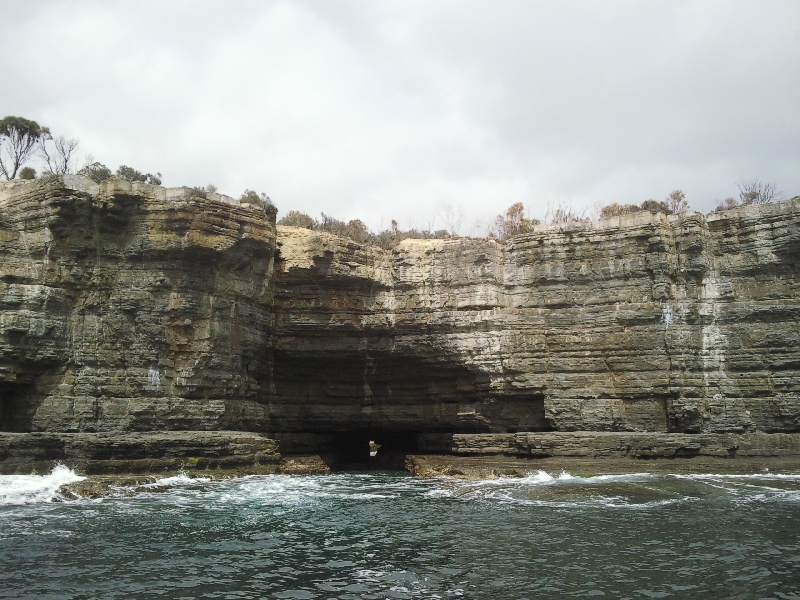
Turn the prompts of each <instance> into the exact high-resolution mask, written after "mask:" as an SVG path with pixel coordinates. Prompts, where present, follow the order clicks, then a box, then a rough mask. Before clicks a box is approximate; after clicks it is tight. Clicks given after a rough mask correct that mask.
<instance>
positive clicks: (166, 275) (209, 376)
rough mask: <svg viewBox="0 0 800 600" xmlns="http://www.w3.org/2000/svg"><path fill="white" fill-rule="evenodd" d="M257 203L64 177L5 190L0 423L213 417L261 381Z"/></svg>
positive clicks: (13, 427)
mask: <svg viewBox="0 0 800 600" xmlns="http://www.w3.org/2000/svg"><path fill="white" fill-rule="evenodd" d="M274 250H275V226H274V215H273V217H272V222H270V220H269V219H268V218H267V216H266V215H265V213H264V210H263V209H260V208H259V209H257V208H253V207H248V206H235V205H232V204H228V203H225V202H219V201H215V200H207V199H203V198H193V197H190V193H189V190H188V189H186V188H179V189H172V190H165V189H164V188H160V187H155V186H149V185H144V184H127V183H123V182H116V183H107V184H102V185H97V184H94V183H93V182H92V181H91V180H89V179H84V178H82V177H76V176H65V177H63V178H62V179H55V178H53V179H50V180H39V181H36V182H9V183H6V184H4V187H0V399H2V401H1V402H0V429H2V430H6V431H25V430H38V431H104V430H118V429H127V430H150V429H215V428H225V427H233V426H236V425H238V423H239V422H240V421H241V415H242V413H246V412H247V411H248V409H249V407H252V406H255V407H256V408H257V409H260V407H261V405H259V404H256V403H255V402H253V400H255V399H256V398H257V396H258V393H259V390H260V388H261V386H263V385H267V386H268V383H267V382H268V378H269V371H268V366H269V361H268V353H269V350H270V345H271V338H272V321H271V318H272V317H271V306H272V289H271V284H270V282H271V276H272V268H273V254H274Z"/></svg>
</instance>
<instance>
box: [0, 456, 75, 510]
mask: <svg viewBox="0 0 800 600" xmlns="http://www.w3.org/2000/svg"><path fill="white" fill-rule="evenodd" d="M84 479H85V477H81V476H80V475H78V474H77V473H75V471H73V470H72V469H69V468H67V467H65V466H64V465H56V467H55V468H53V470H52V471H51V472H50V473H49V474H47V475H0V505H8V504H34V503H38V502H51V501H53V500H58V499H59V498H61V495H60V494H59V492H58V490H59V489H60V488H61V486H62V485H64V484H67V483H75V482H76V481H82V480H84Z"/></svg>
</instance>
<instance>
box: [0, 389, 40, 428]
mask: <svg viewBox="0 0 800 600" xmlns="http://www.w3.org/2000/svg"><path fill="white" fill-rule="evenodd" d="M32 392H33V385H32V384H30V383H17V382H14V381H0V431H10V432H14V433H24V432H27V431H30V430H31V426H32V424H33V413H34V407H32V406H31V403H30V397H31V394H32Z"/></svg>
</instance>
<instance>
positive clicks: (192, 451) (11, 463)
mask: <svg viewBox="0 0 800 600" xmlns="http://www.w3.org/2000/svg"><path fill="white" fill-rule="evenodd" d="M280 459H281V455H280V453H279V452H278V445H277V443H276V442H275V441H274V440H271V439H268V438H266V437H264V436H262V435H259V434H256V433H247V432H239V431H174V432H173V431H170V432H148V433H124V432H113V433H0V473H16V472H30V470H31V469H35V470H38V471H39V472H44V473H46V472H48V471H49V470H50V469H51V468H52V467H53V466H54V465H56V464H66V465H67V466H69V467H71V468H73V469H78V470H79V471H80V472H82V473H88V474H92V473H136V472H147V473H154V472H159V471H161V472H163V471H165V470H166V471H172V472H174V471H178V470H180V469H187V470H208V469H214V470H219V469H247V470H252V469H254V468H258V467H266V469H267V471H272V472H274V471H276V470H277V466H278V465H279V464H280Z"/></svg>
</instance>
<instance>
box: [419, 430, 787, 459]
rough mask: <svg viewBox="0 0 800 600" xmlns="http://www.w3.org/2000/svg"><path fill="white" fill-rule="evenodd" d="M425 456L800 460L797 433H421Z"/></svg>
mask: <svg viewBox="0 0 800 600" xmlns="http://www.w3.org/2000/svg"><path fill="white" fill-rule="evenodd" d="M420 438H421V439H420V440H419V443H418V447H419V449H420V450H422V451H428V452H436V453H445V454H449V453H452V454H460V455H474V456H481V455H493V454H505V455H508V456H531V457H536V458H545V457H550V456H579V457H586V458H686V457H694V456H715V457H718V458H735V457H739V458H741V457H779V456H797V455H800V434H796V433H773V434H770V433H747V434H736V433H701V434H687V433H655V432H654V433H643V432H599V431H591V432H586V431H575V432H556V431H547V432H526V433H478V434H422V435H421V436H420Z"/></svg>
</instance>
